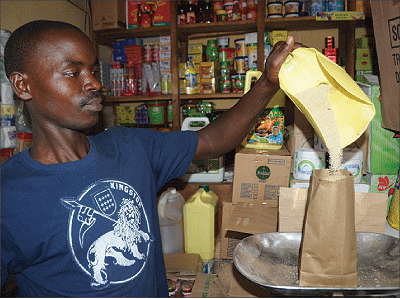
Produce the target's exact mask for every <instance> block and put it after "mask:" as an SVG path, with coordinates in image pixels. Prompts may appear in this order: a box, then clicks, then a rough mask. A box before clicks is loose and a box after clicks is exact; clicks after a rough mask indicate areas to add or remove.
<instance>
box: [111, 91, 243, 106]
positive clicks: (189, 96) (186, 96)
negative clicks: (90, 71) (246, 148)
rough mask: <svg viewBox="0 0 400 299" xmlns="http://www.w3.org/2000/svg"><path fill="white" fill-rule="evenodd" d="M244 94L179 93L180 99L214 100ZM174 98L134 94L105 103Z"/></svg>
mask: <svg viewBox="0 0 400 299" xmlns="http://www.w3.org/2000/svg"><path fill="white" fill-rule="evenodd" d="M242 96H243V93H236V92H231V93H215V94H181V95H179V99H180V100H186V101H187V100H202V99H213V100H228V99H238V98H241V97H242ZM171 99H172V96H171V95H160V96H151V97H149V96H133V97H105V98H104V103H105V105H112V104H118V103H130V102H148V101H169V100H171Z"/></svg>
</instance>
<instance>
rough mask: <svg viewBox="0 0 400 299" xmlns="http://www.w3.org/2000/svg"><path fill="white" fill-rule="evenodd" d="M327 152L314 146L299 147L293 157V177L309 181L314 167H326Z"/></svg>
mask: <svg viewBox="0 0 400 299" xmlns="http://www.w3.org/2000/svg"><path fill="white" fill-rule="evenodd" d="M325 166H326V163H325V152H321V151H316V150H315V149H312V148H304V147H303V148H299V149H296V150H295V154H294V157H293V178H294V179H296V180H303V181H308V180H310V177H311V174H312V172H313V170H314V169H324V168H325Z"/></svg>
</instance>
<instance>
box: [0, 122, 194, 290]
mask: <svg viewBox="0 0 400 299" xmlns="http://www.w3.org/2000/svg"><path fill="white" fill-rule="evenodd" d="M88 138H89V141H90V151H89V153H88V155H87V156H86V157H84V158H83V159H81V160H78V161H74V162H66V163H59V164H52V165H45V164H42V163H39V162H37V161H35V160H34V159H32V158H31V157H30V156H29V153H28V150H25V151H23V152H21V153H19V154H17V155H15V156H13V157H12V158H10V159H8V160H7V161H6V162H5V163H3V165H2V167H1V187H2V188H1V193H2V194H1V195H2V196H1V271H2V272H1V279H2V285H3V284H4V281H5V279H6V278H7V274H8V273H12V274H13V275H14V277H15V279H16V281H17V283H18V286H19V288H20V290H21V295H22V296H26V297H49V296H50V297H59V296H67V297H76V296H80V297H104V296H105V297H157V296H161V297H168V291H167V283H166V275H165V267H164V259H163V255H162V247H161V237H160V231H159V224H158V214H157V191H158V190H159V189H160V188H161V187H162V186H163V185H164V184H165V183H166V182H167V181H169V180H170V179H172V178H175V177H180V176H183V175H184V174H185V173H186V170H187V169H188V167H189V165H190V162H191V161H192V159H193V157H194V154H195V152H196V149H197V143H198V139H197V135H196V133H194V132H193V131H185V132H172V133H161V132H156V131H152V130H149V129H147V130H144V129H132V128H123V127H112V128H110V129H109V130H107V131H106V132H103V133H100V134H98V135H95V136H89V137H88Z"/></svg>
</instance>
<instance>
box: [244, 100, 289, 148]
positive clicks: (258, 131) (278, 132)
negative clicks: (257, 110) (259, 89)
mask: <svg viewBox="0 0 400 299" xmlns="http://www.w3.org/2000/svg"><path fill="white" fill-rule="evenodd" d="M283 129H284V108H283V107H274V108H266V109H265V110H264V112H263V114H261V116H260V118H259V120H258V122H257V123H256V125H255V126H254V128H253V130H252V131H251V132H250V133H249V134H248V136H247V142H248V143H263V144H266V143H269V144H282V142H283Z"/></svg>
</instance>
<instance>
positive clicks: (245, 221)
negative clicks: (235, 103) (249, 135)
mask: <svg viewBox="0 0 400 299" xmlns="http://www.w3.org/2000/svg"><path fill="white" fill-rule="evenodd" d="M290 169H291V157H290V153H289V151H288V150H287V149H286V148H285V147H283V148H282V149H281V150H255V149H247V148H240V149H239V150H238V151H237V153H236V155H235V166H234V175H233V177H234V179H233V184H232V196H227V199H226V200H225V201H224V202H222V219H221V249H220V253H219V257H220V258H221V259H232V258H233V251H234V249H235V247H236V245H237V244H238V243H239V242H240V240H242V239H243V238H244V237H246V236H249V235H252V234H258V233H266V232H276V231H277V229H278V226H277V225H278V197H279V188H280V187H281V186H284V187H288V186H289V176H290Z"/></svg>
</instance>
